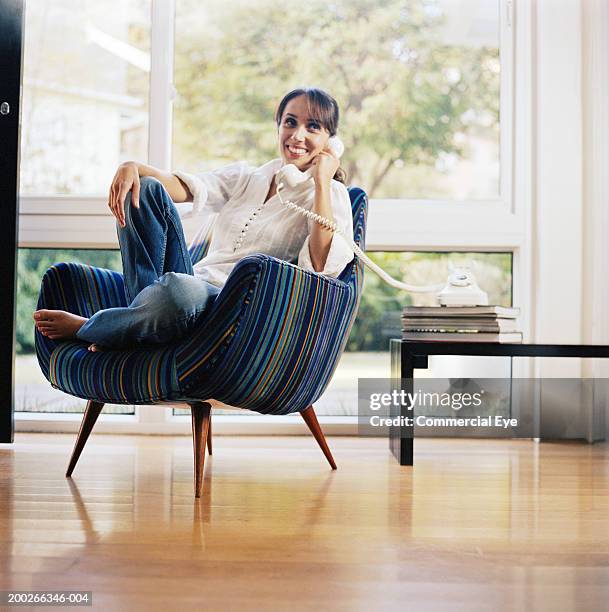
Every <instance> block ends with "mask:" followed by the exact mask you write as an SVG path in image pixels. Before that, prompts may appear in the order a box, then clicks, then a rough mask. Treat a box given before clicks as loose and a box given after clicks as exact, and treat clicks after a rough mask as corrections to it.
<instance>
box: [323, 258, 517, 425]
mask: <svg viewBox="0 0 609 612" xmlns="http://www.w3.org/2000/svg"><path fill="white" fill-rule="evenodd" d="M369 255H370V258H371V259H373V260H374V261H375V262H376V263H377V264H378V265H380V266H381V267H382V268H383V269H385V270H386V271H387V272H388V273H389V274H391V276H393V277H394V278H396V279H402V280H404V281H405V282H407V283H412V284H414V285H424V284H430V283H436V282H437V283H441V282H442V281H444V280H445V279H446V278H447V276H448V263H449V261H450V262H452V263H454V264H456V265H458V264H461V265H466V264H469V263H471V262H472V261H475V264H474V265H473V271H474V274H475V276H476V280H477V281H478V284H479V286H480V287H481V288H482V289H483V290H484V291H486V292H487V293H488V296H489V304H497V305H500V306H511V304H512V254H511V253H414V252H404V253H390V252H376V253H369ZM409 304H413V305H415V306H433V305H435V301H434V296H433V295H432V294H413V293H406V292H404V291H398V290H397V289H394V288H393V287H390V286H389V285H387V284H386V283H385V282H384V281H382V280H381V279H380V278H379V277H378V276H377V275H376V274H374V273H373V272H371V271H369V270H366V272H365V275H364V291H363V294H362V300H361V303H360V307H359V311H358V315H357V318H356V320H355V323H354V325H353V329H352V330H351V334H350V336H349V340H348V342H347V347H346V350H345V352H344V353H343V356H342V357H341V360H340V363H339V365H338V367H337V369H336V372H335V373H334V377H333V379H332V382H331V383H330V385H329V387H328V389H327V390H326V392H325V393H324V395H323V396H322V397H321V398H320V399H319V400H318V401H317V403H316V404H315V410H316V412H317V414H318V415H319V414H323V415H330V414H332V415H356V414H357V413H356V410H357V379H358V378H388V377H389V371H390V370H389V367H390V357H389V340H390V339H391V338H401V337H402V325H401V314H402V309H403V308H404V306H407V305H409ZM481 368H484V370H481ZM421 375H424V376H442V377H448V376H453V377H456V376H463V377H465V376H479V377H482V376H488V377H497V378H501V377H503V376H505V375H509V358H503V357H497V358H483V359H481V358H478V357H450V356H449V357H443V356H442V357H433V358H430V367H429V369H428V370H426V371H425V373H423V372H419V373H417V376H421Z"/></svg>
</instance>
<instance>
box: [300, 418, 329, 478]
mask: <svg viewBox="0 0 609 612" xmlns="http://www.w3.org/2000/svg"><path fill="white" fill-rule="evenodd" d="M300 414H301V416H302V418H303V419H304V422H305V423H306V424H307V427H308V428H309V429H310V430H311V433H312V434H313V435H314V436H315V439H316V440H317V444H319V447H320V448H321V450H322V451H323V453H324V455H325V456H326V459H327V460H328V463H329V464H330V466H331V467H332V469H333V470H335V469H336V463H334V457H332V453H331V452H330V449H329V448H328V444H327V443H326V438H325V436H324V432H323V431H322V430H321V426H320V425H319V421H318V420H317V415H316V414H315V410H313V406H309V407H308V408H305V409H304V410H303V411H302V412H301V413H300Z"/></svg>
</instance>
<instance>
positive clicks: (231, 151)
mask: <svg viewBox="0 0 609 612" xmlns="http://www.w3.org/2000/svg"><path fill="white" fill-rule="evenodd" d="M429 5H430V3H429V2H428V1H426V0H411V1H404V0H393V1H391V0H390V1H388V2H382V3H378V2H375V1H370V0H337V1H335V2H332V3H331V4H327V3H326V2H325V1H323V0H309V1H308V2H306V3H301V4H299V5H298V11H297V16H296V17H295V16H294V14H293V13H292V12H291V11H284V10H277V3H276V2H275V1H274V0H259V1H257V2H255V3H251V2H237V1H235V0H233V1H231V2H225V1H224V0H209V2H206V3H204V4H200V3H198V2H197V1H196V0H182V1H181V2H180V14H181V15H182V16H183V17H184V19H183V21H180V22H179V23H178V31H179V32H180V36H179V37H177V38H176V56H175V75H176V85H177V90H178V91H179V96H178V99H177V100H176V103H175V115H174V118H175V121H174V129H175V132H176V134H177V135H178V136H177V137H176V139H175V145H176V149H175V159H174V165H178V166H183V167H185V168H191V169H201V164H202V163H203V164H205V162H206V161H207V162H208V163H209V165H210V168H209V169H211V168H212V167H216V166H217V165H218V164H219V163H228V162H230V161H234V159H235V158H243V156H244V155H245V156H246V157H247V159H248V161H250V162H251V163H252V164H262V163H264V162H265V161H268V159H269V158H272V157H275V156H276V155H277V151H276V146H277V144H276V136H275V131H274V130H273V129H269V128H270V127H272V126H273V123H272V117H273V113H274V111H275V107H276V105H277V104H278V102H279V100H280V98H281V96H282V95H283V94H285V93H286V92H287V91H288V90H290V89H292V88H294V87H297V86H302V85H316V86H320V87H322V88H324V89H326V90H328V91H329V92H331V93H332V95H334V96H335V97H336V99H337V100H338V102H339V106H340V109H341V127H340V132H341V134H342V136H343V140H344V141H345V147H346V149H345V151H346V152H345V156H344V158H343V164H342V165H343V167H344V168H345V169H346V170H347V175H348V181H349V183H350V184H357V185H360V186H362V187H363V188H364V189H365V190H366V191H367V193H368V195H369V197H388V196H387V194H386V193H384V192H383V181H384V179H385V178H386V177H387V175H388V174H389V173H390V172H391V171H392V169H394V168H395V167H396V166H395V165H396V163H397V164H402V165H404V164H405V165H406V167H411V166H415V165H417V164H428V165H431V166H432V167H433V164H434V162H435V161H436V160H437V159H438V156H439V155H440V154H448V153H457V154H459V155H461V154H463V153H464V151H463V145H462V144H461V145H460V144H459V143H460V142H462V141H463V139H462V138H461V139H460V138H459V137H458V136H459V135H461V136H462V134H463V133H464V132H468V131H469V132H470V133H472V132H475V131H476V130H478V131H480V130H482V131H484V133H485V135H486V138H487V139H488V138H489V134H490V137H491V138H496V139H497V142H498V124H499V70H498V65H499V62H498V57H499V56H498V49H497V48H476V47H472V46H467V47H466V46H463V45H461V46H459V45H455V44H452V45H445V44H443V43H442V40H441V36H439V29H440V28H441V27H442V25H443V23H444V20H445V18H444V17H443V15H442V14H441V13H438V12H437V11H432V10H428V9H429ZM186 18H187V21H186ZM489 117H490V119H489ZM489 125H490V127H489ZM402 173H403V172H402ZM393 197H395V196H393Z"/></svg>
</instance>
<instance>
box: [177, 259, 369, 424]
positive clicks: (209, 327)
mask: <svg viewBox="0 0 609 612" xmlns="http://www.w3.org/2000/svg"><path fill="white" fill-rule="evenodd" d="M356 307H357V296H356V295H355V291H354V289H353V287H352V286H351V285H349V284H347V283H345V282H343V281H340V280H338V279H335V278H331V277H327V276H323V275H321V274H318V273H315V272H309V271H306V270H303V269H302V268H299V267H297V266H295V265H293V264H289V263H287V262H285V261H281V260H279V259H276V258H274V257H270V256H268V255H261V254H260V255H252V256H249V257H246V258H244V259H243V260H241V261H240V262H239V263H238V264H237V266H235V269H234V270H233V272H232V273H231V275H230V276H229V278H228V280H227V282H226V285H225V286H224V288H223V289H222V292H221V294H220V295H219V296H218V298H217V299H216V302H215V303H214V305H213V308H212V310H211V311H210V313H209V316H206V317H204V319H203V320H202V322H201V325H200V326H199V327H197V329H196V330H195V331H194V333H193V335H192V336H191V337H190V338H189V340H188V341H187V342H185V343H182V344H181V345H180V347H179V348H178V350H177V351H176V365H177V368H178V372H177V374H178V381H179V384H180V388H181V389H182V390H183V391H184V392H185V393H186V394H190V395H193V394H196V393H201V394H202V395H201V397H202V396H203V395H204V396H205V397H206V398H211V397H213V398H214V399H218V400H221V401H223V402H226V403H231V404H233V405H235V406H241V407H244V408H251V409H254V410H258V411H259V412H276V413H282V412H285V411H286V404H285V402H284V403H282V401H283V400H284V399H285V398H287V397H288V396H289V397H291V396H292V395H293V393H294V392H295V391H296V390H298V392H302V393H301V399H302V400H303V401H308V400H307V398H309V399H310V398H311V397H313V396H314V395H315V394H316V393H317V392H318V391H319V389H321V391H320V393H321V392H322V391H323V389H324V388H325V386H326V384H327V382H328V381H329V379H330V377H331V375H332V373H333V371H334V368H335V366H336V363H337V361H338V357H339V356H340V353H341V352H342V349H343V347H344V344H345V342H346V339H347V335H348V332H349V329H350V326H351V323H352V315H353V314H354V311H355V308H356ZM212 370H213V376H210V373H211V371H212ZM311 370H313V375H312V376H310V373H311ZM270 378H272V383H271V382H269V379H270ZM303 389H305V391H303ZM197 396H198V395H197ZM286 401H287V400H286ZM300 403H301V402H300ZM292 404H293V402H292ZM306 405H307V404H305V405H303V406H302V407H299V406H298V407H297V408H295V409H303V408H305V407H306ZM262 407H264V409H260V408H262Z"/></svg>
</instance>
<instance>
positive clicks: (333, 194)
mask: <svg viewBox="0 0 609 612" xmlns="http://www.w3.org/2000/svg"><path fill="white" fill-rule="evenodd" d="M324 116H325V117H327V118H328V119H325V118H324ZM275 118H276V121H277V125H278V143H277V146H278V150H279V153H280V158H279V159H274V160H271V161H269V162H267V163H266V164H264V165H263V166H261V167H260V168H254V167H252V166H250V165H249V163H248V162H247V161H241V162H235V163H232V164H229V165H228V166H225V167H223V168H220V169H218V170H216V171H214V172H206V173H201V174H198V175H193V174H188V173H186V172H181V171H176V172H174V173H168V172H165V171H162V170H160V169H158V168H154V167H152V166H148V165H145V164H141V163H137V162H127V163H125V164H121V166H119V168H118V170H117V172H116V174H115V177H114V180H113V182H112V185H111V187H110V193H109V207H110V210H111V211H112V213H113V214H114V216H115V217H116V219H117V231H118V239H119V243H120V248H121V256H122V261H123V275H124V279H125V294H126V296H127V302H128V306H125V307H116V308H106V309H102V310H98V311H97V312H95V313H94V314H93V315H92V316H91V317H90V318H86V317H83V316H77V315H76V314H73V313H70V312H65V311H62V310H49V309H40V310H37V311H36V312H35V313H34V315H33V317H34V324H35V326H36V328H37V330H38V332H39V333H40V334H42V335H43V336H47V337H48V338H50V339H51V340H70V339H78V340H82V341H85V342H89V343H90V347H89V349H90V350H92V351H97V350H100V349H103V348H113V349H118V348H128V347H134V346H138V345H162V344H167V343H169V342H175V341H176V340H178V339H180V338H182V337H184V336H185V335H186V334H187V333H188V332H189V330H191V329H192V328H194V327H195V326H196V325H198V324H199V321H200V320H201V319H203V318H205V316H206V314H207V313H208V312H209V311H210V309H211V307H212V305H213V303H214V301H215V300H216V298H217V296H218V294H219V293H220V292H221V290H222V287H223V286H224V284H225V283H226V281H227V279H228V277H229V276H230V274H231V272H232V270H233V268H234V267H235V266H236V264H237V263H238V262H239V261H240V260H242V259H243V258H244V257H246V256H247V255H252V254H258V253H263V254H266V255H271V256H273V257H275V258H277V259H280V260H284V261H293V260H297V261H298V265H299V266H300V267H302V268H304V269H305V270H309V271H311V272H319V273H321V274H323V275H326V276H332V277H338V276H339V275H340V274H341V272H342V271H343V270H344V269H345V267H346V266H347V264H349V262H351V260H352V259H353V250H352V249H351V247H350V246H348V244H347V243H346V242H344V241H342V240H341V239H340V238H337V239H336V240H335V239H334V234H333V233H332V232H330V231H328V230H327V229H326V228H324V227H322V226H321V225H319V224H318V223H314V222H313V221H311V220H304V219H303V217H301V216H298V215H295V214H293V213H292V212H291V211H290V210H288V208H287V207H285V206H284V205H283V204H282V202H281V200H279V199H274V198H273V195H272V194H274V190H275V181H276V179H275V175H276V173H277V171H278V170H279V169H280V168H281V167H282V166H283V165H285V164H287V163H295V164H296V165H297V167H298V168H299V169H301V170H305V169H309V168H310V169H311V178H312V181H307V182H305V183H301V184H300V185H299V186H298V187H296V188H292V189H291V190H290V189H289V190H288V192H289V195H290V197H291V198H292V199H294V200H296V201H297V202H298V203H299V204H300V205H301V206H303V207H306V208H307V209H308V210H311V211H313V212H314V213H316V214H318V215H321V216H323V217H326V218H328V219H330V220H332V221H335V222H336V224H337V226H338V227H339V228H340V229H341V231H342V232H343V233H344V235H345V236H347V237H349V238H350V239H352V236H353V220H352V212H351V202H350V198H349V194H348V192H347V189H346V188H345V186H344V184H342V183H340V182H338V181H336V180H334V179H333V176H334V175H335V173H336V171H337V169H338V165H339V162H338V159H337V158H336V157H335V155H334V153H332V151H331V150H330V149H329V148H328V146H327V145H328V139H329V138H330V137H331V136H334V135H335V134H336V129H337V127H338V104H337V103H336V101H335V100H334V99H333V98H332V97H331V96H330V95H329V94H327V93H326V92H324V91H322V90H319V89H312V88H311V89H298V90H294V91H292V92H290V93H288V94H287V95H285V96H284V97H283V99H282V100H281V102H280V103H279V105H278V109H277V111H276V113H275ZM293 147H294V148H296V149H297V151H298V153H293V152H292V151H291V150H290V149H291V148H293ZM184 202H192V203H193V205H192V210H191V211H186V210H184V209H181V211H179V210H178V208H177V207H176V203H184ZM188 212H191V213H195V214H197V215H200V218H201V220H202V221H201V223H202V224H203V225H204V224H205V223H207V217H208V216H209V215H211V214H215V215H216V220H215V225H214V234H213V240H212V241H211V243H210V245H209V248H208V250H207V252H206V253H205V255H204V257H203V258H202V259H201V260H200V261H198V262H196V265H194V266H193V262H192V261H191V255H190V253H189V252H188V249H187V246H186V241H185V237H184V232H183V229H182V224H181V219H180V214H186V213H188ZM203 225H202V227H203Z"/></svg>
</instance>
